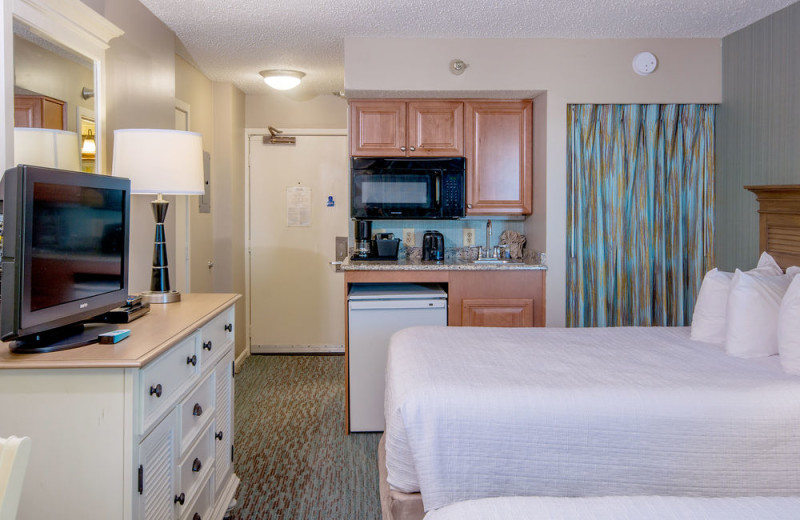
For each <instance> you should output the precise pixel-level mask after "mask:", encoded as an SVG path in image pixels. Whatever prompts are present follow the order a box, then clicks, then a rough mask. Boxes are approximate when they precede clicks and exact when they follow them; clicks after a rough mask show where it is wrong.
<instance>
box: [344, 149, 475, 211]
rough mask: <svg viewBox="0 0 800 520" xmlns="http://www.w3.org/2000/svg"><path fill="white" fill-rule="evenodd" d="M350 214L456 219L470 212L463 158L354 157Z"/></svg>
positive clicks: (351, 175) (351, 174) (351, 176)
mask: <svg viewBox="0 0 800 520" xmlns="http://www.w3.org/2000/svg"><path fill="white" fill-rule="evenodd" d="M351 161H352V162H351V173H350V208H351V210H350V217H352V218H357V219H373V220H374V219H437V218H438V219H456V218H461V217H463V216H464V206H465V195H466V193H465V186H464V184H465V178H466V163H465V160H464V158H463V157H420V158H408V159H407V158H385V157H381V158H367V157H353V158H352V159H351Z"/></svg>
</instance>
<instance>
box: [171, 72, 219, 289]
mask: <svg viewBox="0 0 800 520" xmlns="http://www.w3.org/2000/svg"><path fill="white" fill-rule="evenodd" d="M175 97H176V98H178V99H179V100H181V101H183V102H185V103H188V104H189V106H190V117H189V129H190V130H191V131H192V132H199V133H200V134H202V135H203V150H204V151H206V152H208V153H209V154H210V153H211V151H212V148H213V144H214V140H213V136H214V111H213V109H212V108H213V96H212V85H211V80H209V79H208V78H206V77H205V76H204V75H203V73H201V72H200V71H199V70H197V69H196V68H195V67H194V66H193V65H191V64H190V63H189V62H187V61H186V60H184V59H183V58H181V57H179V56H178V57H176V58H175ZM188 199H189V200H188V205H189V214H190V219H189V220H190V222H189V230H190V243H191V257H190V270H191V281H190V289H191V291H192V292H212V290H213V271H212V270H210V269H209V268H208V262H213V261H214V236H213V233H212V227H213V218H214V215H215V214H216V213H215V212H214V209H215V208H214V204H213V201H212V205H211V212H209V213H200V208H199V197H198V196H191V197H188Z"/></svg>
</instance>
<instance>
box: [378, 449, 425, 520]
mask: <svg viewBox="0 0 800 520" xmlns="http://www.w3.org/2000/svg"><path fill="white" fill-rule="evenodd" d="M378 476H379V478H380V494H381V513H382V515H383V520H422V518H423V517H424V516H425V511H424V510H423V509H422V495H421V494H419V493H403V492H401V491H395V490H393V489H390V488H389V483H388V482H387V481H386V476H387V471H386V434H383V435H381V440H380V442H379V443H378Z"/></svg>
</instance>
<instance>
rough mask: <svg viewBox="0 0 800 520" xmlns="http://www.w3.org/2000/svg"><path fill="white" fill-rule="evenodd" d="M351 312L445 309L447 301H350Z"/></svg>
mask: <svg viewBox="0 0 800 520" xmlns="http://www.w3.org/2000/svg"><path fill="white" fill-rule="evenodd" d="M349 307H350V310H351V311H360V310H364V311H371V310H383V309H441V308H444V307H447V300H368V301H363V300H361V301H359V300H350V302H349Z"/></svg>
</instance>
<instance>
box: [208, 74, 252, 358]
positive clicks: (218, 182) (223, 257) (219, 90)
mask: <svg viewBox="0 0 800 520" xmlns="http://www.w3.org/2000/svg"><path fill="white" fill-rule="evenodd" d="M212 97H213V100H214V147H213V151H212V152H211V211H212V212H213V213H214V219H213V226H212V230H213V240H214V262H215V267H214V280H213V284H214V291H215V292H236V293H240V294H244V292H245V286H244V283H245V278H244V254H245V250H244V248H245V241H244V240H245V239H244V167H245V166H244V119H245V118H244V114H245V96H244V93H243V92H242V91H241V90H239V89H238V88H236V87H235V86H233V85H232V84H231V83H213V84H212ZM244 309H245V305H244V303H243V302H240V303H239V304H238V305H237V306H236V322H237V323H238V324H239V327H238V328H237V330H236V337H237V339H236V355H237V357H238V356H239V354H240V353H241V352H242V350H243V349H244V348H245V339H246V335H245V332H246V327H245V315H244Z"/></svg>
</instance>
